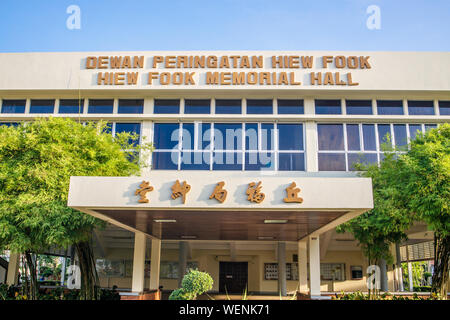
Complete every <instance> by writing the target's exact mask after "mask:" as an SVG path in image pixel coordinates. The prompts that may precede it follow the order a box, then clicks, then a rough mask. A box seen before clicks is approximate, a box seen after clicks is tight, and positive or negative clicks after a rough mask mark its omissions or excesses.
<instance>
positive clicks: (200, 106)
mask: <svg viewBox="0 0 450 320" xmlns="http://www.w3.org/2000/svg"><path fill="white" fill-rule="evenodd" d="M210 106H211V101H210V100H190V99H189V100H188V99H186V100H185V102H184V113H186V114H208V113H211V107H210Z"/></svg>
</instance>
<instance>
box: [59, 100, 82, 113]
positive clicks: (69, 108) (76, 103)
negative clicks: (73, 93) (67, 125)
mask: <svg viewBox="0 0 450 320" xmlns="http://www.w3.org/2000/svg"><path fill="white" fill-rule="evenodd" d="M83 110H84V99H81V100H78V99H61V100H59V111H58V112H59V113H83Z"/></svg>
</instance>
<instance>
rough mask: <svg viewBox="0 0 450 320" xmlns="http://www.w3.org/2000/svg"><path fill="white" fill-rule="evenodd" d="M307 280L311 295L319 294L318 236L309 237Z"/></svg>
mask: <svg viewBox="0 0 450 320" xmlns="http://www.w3.org/2000/svg"><path fill="white" fill-rule="evenodd" d="M309 282H310V289H311V290H310V293H311V296H320V245H319V237H318V236H315V237H309Z"/></svg>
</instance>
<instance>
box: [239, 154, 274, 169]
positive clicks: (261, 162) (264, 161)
mask: <svg viewBox="0 0 450 320" xmlns="http://www.w3.org/2000/svg"><path fill="white" fill-rule="evenodd" d="M245 170H275V153H273V152H246V153H245Z"/></svg>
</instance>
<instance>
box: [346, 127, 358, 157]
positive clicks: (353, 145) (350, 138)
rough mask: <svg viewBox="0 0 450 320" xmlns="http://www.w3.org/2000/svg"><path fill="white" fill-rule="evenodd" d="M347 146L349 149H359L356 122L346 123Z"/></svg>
mask: <svg viewBox="0 0 450 320" xmlns="http://www.w3.org/2000/svg"><path fill="white" fill-rule="evenodd" d="M347 148H348V150H350V151H357V150H360V149H361V146H360V139H359V126H358V125H357V124H348V125H347Z"/></svg>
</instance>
